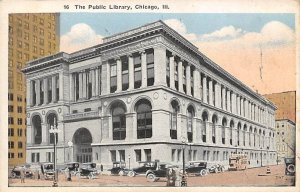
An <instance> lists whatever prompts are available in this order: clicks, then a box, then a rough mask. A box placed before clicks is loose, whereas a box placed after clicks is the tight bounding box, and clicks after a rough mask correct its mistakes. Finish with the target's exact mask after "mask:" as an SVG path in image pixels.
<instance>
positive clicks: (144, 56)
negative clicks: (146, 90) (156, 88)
mask: <svg viewBox="0 0 300 192" xmlns="http://www.w3.org/2000/svg"><path fill="white" fill-rule="evenodd" d="M141 66H142V68H141V70H142V85H141V87H147V54H146V52H145V51H143V52H141Z"/></svg>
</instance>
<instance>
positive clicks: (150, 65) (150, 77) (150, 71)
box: [146, 49, 154, 86]
mask: <svg viewBox="0 0 300 192" xmlns="http://www.w3.org/2000/svg"><path fill="white" fill-rule="evenodd" d="M146 62H147V86H151V85H153V84H154V51H153V49H151V50H149V51H147V55H146Z"/></svg>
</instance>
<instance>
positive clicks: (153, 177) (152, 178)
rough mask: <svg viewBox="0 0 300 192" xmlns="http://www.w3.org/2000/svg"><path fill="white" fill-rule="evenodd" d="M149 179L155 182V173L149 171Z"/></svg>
mask: <svg viewBox="0 0 300 192" xmlns="http://www.w3.org/2000/svg"><path fill="white" fill-rule="evenodd" d="M147 180H148V181H150V182H154V181H156V177H155V175H154V174H153V173H149V174H148V175H147Z"/></svg>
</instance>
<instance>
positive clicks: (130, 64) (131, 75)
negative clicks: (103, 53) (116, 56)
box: [128, 55, 134, 91]
mask: <svg viewBox="0 0 300 192" xmlns="http://www.w3.org/2000/svg"><path fill="white" fill-rule="evenodd" d="M128 80H129V87H128V90H129V91H130V90H133V89H134V66H133V57H132V55H128Z"/></svg>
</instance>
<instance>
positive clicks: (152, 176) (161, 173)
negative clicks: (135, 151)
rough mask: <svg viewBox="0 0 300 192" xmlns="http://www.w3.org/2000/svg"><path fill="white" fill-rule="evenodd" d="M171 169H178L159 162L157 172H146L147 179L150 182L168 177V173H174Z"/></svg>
mask: <svg viewBox="0 0 300 192" xmlns="http://www.w3.org/2000/svg"><path fill="white" fill-rule="evenodd" d="M170 168H178V167H177V166H174V165H172V164H170V163H163V162H157V166H156V169H155V170H151V169H150V170H148V171H147V172H146V178H147V180H148V181H150V182H154V181H157V180H159V179H160V178H162V177H167V175H168V171H172V170H171V169H170Z"/></svg>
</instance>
